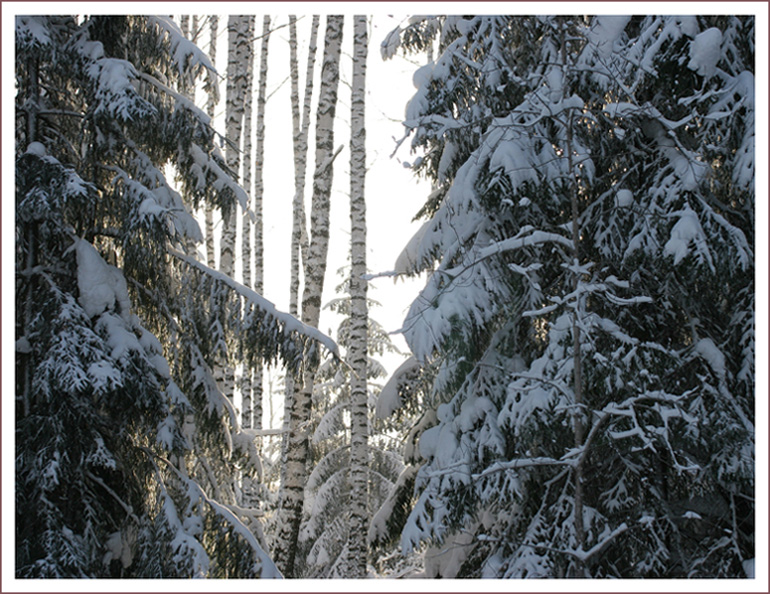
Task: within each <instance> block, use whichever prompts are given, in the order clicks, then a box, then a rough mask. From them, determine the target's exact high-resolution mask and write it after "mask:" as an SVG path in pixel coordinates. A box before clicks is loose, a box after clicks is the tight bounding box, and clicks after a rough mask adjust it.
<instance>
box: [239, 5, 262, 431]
mask: <svg viewBox="0 0 770 594" xmlns="http://www.w3.org/2000/svg"><path fill="white" fill-rule="evenodd" d="M247 21H248V31H247V33H248V40H249V41H248V45H247V46H246V78H245V100H244V114H243V184H242V185H243V188H244V189H245V190H246V193H247V194H249V188H250V187H251V113H252V104H253V100H252V98H253V80H252V79H253V78H254V77H253V76H252V72H253V70H254V42H253V41H252V40H253V39H254V17H253V16H249V17H247ZM254 202H255V200H252V201H251V204H249V207H250V208H251V207H252V206H253V205H254ZM254 212H256V211H254ZM256 216H259V214H257V215H256ZM241 266H242V269H243V284H244V286H246V287H251V216H250V214H249V212H248V211H247V212H245V213H244V214H243V217H242V218H241ZM244 306H245V307H248V306H247V305H246V304H245V303H244ZM251 375H252V370H251V369H249V367H248V366H247V365H244V366H243V375H242V376H241V426H242V427H243V428H244V429H251V427H252V416H253V415H252V404H251Z"/></svg>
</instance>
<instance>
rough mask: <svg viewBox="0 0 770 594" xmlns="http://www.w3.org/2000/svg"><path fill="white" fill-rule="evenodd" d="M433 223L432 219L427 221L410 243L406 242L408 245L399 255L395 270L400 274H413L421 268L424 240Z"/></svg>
mask: <svg viewBox="0 0 770 594" xmlns="http://www.w3.org/2000/svg"><path fill="white" fill-rule="evenodd" d="M431 223H432V221H425V222H424V223H423V224H422V225H421V226H420V228H419V229H418V230H417V232H416V233H415V234H414V235H413V236H412V238H411V239H410V240H409V243H407V244H406V247H405V248H404V249H403V251H402V252H401V253H400V254H399V255H398V258H397V259H396V264H395V266H394V269H393V272H395V273H398V274H411V273H413V272H417V270H419V268H420V262H421V260H422V258H421V257H420V255H421V251H422V250H421V247H422V240H423V238H424V237H425V234H426V233H427V231H428V229H429V228H430V227H431Z"/></svg>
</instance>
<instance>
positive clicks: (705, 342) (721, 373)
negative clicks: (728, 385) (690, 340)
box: [695, 338, 725, 378]
mask: <svg viewBox="0 0 770 594" xmlns="http://www.w3.org/2000/svg"><path fill="white" fill-rule="evenodd" d="M695 352H696V353H698V354H699V355H700V356H701V357H702V358H703V359H705V360H706V362H707V363H708V364H709V367H711V369H712V370H713V371H714V373H715V374H716V375H717V377H718V378H724V377H725V356H724V355H723V354H722V351H720V350H719V348H718V347H717V345H715V344H714V341H713V340H711V339H710V338H702V339H701V340H699V341H698V342H697V343H696V344H695Z"/></svg>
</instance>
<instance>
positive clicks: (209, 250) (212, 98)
mask: <svg viewBox="0 0 770 594" xmlns="http://www.w3.org/2000/svg"><path fill="white" fill-rule="evenodd" d="M218 30H219V17H218V16H217V15H210V16H209V32H210V38H209V58H211V63H212V64H216V60H217V33H218ZM216 108H217V94H216V91H215V90H214V89H213V88H212V89H211V90H210V91H209V96H208V98H207V101H206V113H207V114H208V116H209V117H210V118H211V120H212V122H213V120H214V115H215V112H216ZM204 208H205V210H204V228H205V232H206V265H207V266H208V267H209V268H214V269H215V268H216V267H217V265H216V257H215V255H214V254H215V252H214V211H213V209H212V207H211V206H210V205H209V204H208V203H207V204H206V206H205V207H204Z"/></svg>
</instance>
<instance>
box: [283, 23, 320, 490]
mask: <svg viewBox="0 0 770 594" xmlns="http://www.w3.org/2000/svg"><path fill="white" fill-rule="evenodd" d="M319 22H320V17H319V16H318V15H313V22H312V25H311V27H310V44H309V46H308V53H307V69H306V74H305V97H304V105H303V109H302V119H301V121H300V111H299V65H298V62H297V24H296V23H297V19H296V17H295V16H290V17H289V71H290V73H291V106H292V132H293V141H294V198H293V200H292V212H293V219H292V232H291V281H290V286H289V313H290V314H292V315H294V316H297V317H299V307H298V302H299V279H300V256H302V263H303V264H304V263H305V262H307V243H308V241H307V226H306V223H305V174H306V170H307V141H308V129H309V128H310V108H311V100H312V97H313V72H314V70H315V55H316V50H317V39H318V25H319ZM295 384H296V382H295V378H294V376H293V374H292V373H288V372H287V374H286V382H285V386H284V409H283V410H284V413H283V429H284V433H283V439H282V440H281V462H282V464H281V483H283V481H284V478H285V476H284V475H285V472H286V450H287V448H288V444H289V419H290V418H291V403H292V401H293V400H294V390H295Z"/></svg>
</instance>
